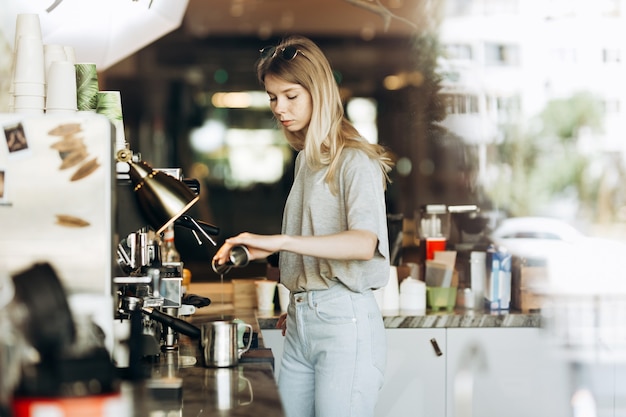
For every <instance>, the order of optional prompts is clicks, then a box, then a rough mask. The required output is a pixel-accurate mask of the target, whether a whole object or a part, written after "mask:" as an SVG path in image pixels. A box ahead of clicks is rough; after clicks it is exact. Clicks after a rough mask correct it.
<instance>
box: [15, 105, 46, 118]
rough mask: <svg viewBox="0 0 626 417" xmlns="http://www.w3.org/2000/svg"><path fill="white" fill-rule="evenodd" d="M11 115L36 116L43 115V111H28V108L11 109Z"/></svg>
mask: <svg viewBox="0 0 626 417" xmlns="http://www.w3.org/2000/svg"><path fill="white" fill-rule="evenodd" d="M13 113H20V114H26V115H29V116H36V115H40V114H43V109H30V108H18V107H15V108H13Z"/></svg>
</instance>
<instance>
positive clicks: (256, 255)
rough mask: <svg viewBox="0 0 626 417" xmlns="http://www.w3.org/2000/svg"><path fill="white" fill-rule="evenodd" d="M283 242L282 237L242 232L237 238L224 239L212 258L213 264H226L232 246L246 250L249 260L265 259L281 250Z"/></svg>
mask: <svg viewBox="0 0 626 417" xmlns="http://www.w3.org/2000/svg"><path fill="white" fill-rule="evenodd" d="M282 241H283V236H282V235H270V236H266V235H256V234H253V233H248V232H244V233H241V234H239V235H237V236H234V237H231V238H229V239H226V241H225V242H224V244H223V245H222V246H221V247H220V248H219V249H218V251H217V252H216V253H215V256H213V262H216V263H217V264H218V265H222V264H224V263H226V262H228V257H229V255H230V251H231V249H232V248H233V247H234V246H240V245H243V246H245V247H247V248H248V252H249V253H250V260H254V259H262V258H267V257H268V256H270V255H271V254H272V253H274V252H278V251H279V250H280V249H281V244H282Z"/></svg>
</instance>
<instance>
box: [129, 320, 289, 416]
mask: <svg viewBox="0 0 626 417" xmlns="http://www.w3.org/2000/svg"><path fill="white" fill-rule="evenodd" d="M201 310H202V309H200V311H201ZM234 313H235V311H234V310H230V311H225V310H222V311H221V312H220V310H219V309H218V310H216V309H210V310H209V311H208V312H201V313H200V314H197V315H194V316H191V317H190V318H188V321H190V322H191V323H193V324H194V325H196V326H201V325H202V323H204V322H207V321H210V320H222V319H225V320H231V319H233V318H239V319H242V320H244V321H245V322H246V323H249V324H251V325H252V327H253V329H254V331H255V332H256V333H257V334H258V348H256V349H251V350H250V351H249V352H247V353H244V355H243V356H242V357H241V359H240V360H239V364H238V365H236V366H233V367H228V368H210V367H206V366H204V360H203V353H202V350H201V348H200V346H199V342H198V340H192V339H190V338H189V337H187V336H185V335H179V340H178V350H177V351H172V352H164V353H162V354H161V355H160V357H159V358H158V360H155V361H153V362H152V363H148V362H146V363H145V366H146V368H147V369H146V372H147V374H148V378H147V379H146V380H145V381H141V382H137V383H124V385H123V387H122V396H123V397H124V398H126V399H129V400H130V402H132V409H133V411H132V415H133V416H135V417H145V416H163V417H169V416H179V417H199V416H225V417H226V416H227V417H231V416H232V417H235V416H256V415H258V416H273V417H282V416H284V413H283V411H282V405H281V402H280V397H279V395H278V388H277V386H276V382H275V379H274V373H273V356H272V355H271V351H270V350H269V349H266V348H265V347H264V346H263V340H262V335H261V332H260V329H259V326H258V323H257V322H256V319H255V316H254V311H253V310H242V311H237V312H236V314H234Z"/></svg>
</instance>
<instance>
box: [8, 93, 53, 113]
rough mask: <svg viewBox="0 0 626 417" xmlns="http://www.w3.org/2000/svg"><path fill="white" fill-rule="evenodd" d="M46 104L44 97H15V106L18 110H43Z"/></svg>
mask: <svg viewBox="0 0 626 417" xmlns="http://www.w3.org/2000/svg"><path fill="white" fill-rule="evenodd" d="M45 104H46V100H45V98H44V96H15V97H14V99H13V106H14V107H17V108H29V109H42V110H43V108H44V106H45Z"/></svg>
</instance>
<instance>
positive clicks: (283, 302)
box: [277, 283, 291, 313]
mask: <svg viewBox="0 0 626 417" xmlns="http://www.w3.org/2000/svg"><path fill="white" fill-rule="evenodd" d="M277 287H278V302H279V304H280V311H281V312H283V313H286V312H287V309H288V308H289V297H290V296H291V292H290V291H289V288H287V287H285V286H284V285H283V284H280V283H279V284H278V285H277Z"/></svg>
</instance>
